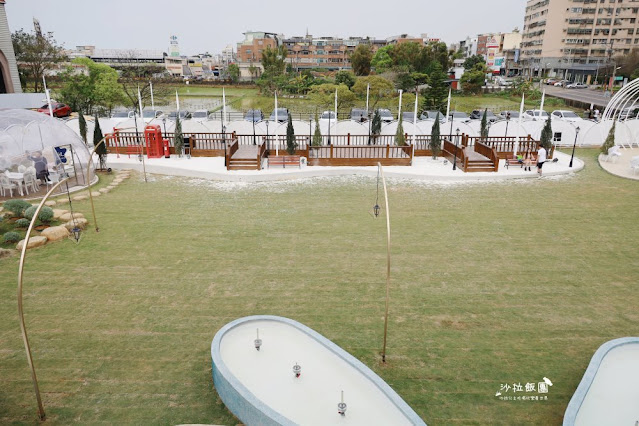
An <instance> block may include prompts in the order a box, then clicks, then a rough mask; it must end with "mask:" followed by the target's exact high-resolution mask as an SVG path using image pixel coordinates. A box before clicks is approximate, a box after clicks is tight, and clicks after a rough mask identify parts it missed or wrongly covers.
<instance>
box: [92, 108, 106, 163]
mask: <svg viewBox="0 0 639 426" xmlns="http://www.w3.org/2000/svg"><path fill="white" fill-rule="evenodd" d="M103 138H104V135H102V129H101V128H100V121H99V120H98V116H97V115H96V116H95V126H94V127H93V146H94V147H95V148H96V149H95V153H96V154H98V159H99V161H100V169H101V170H102V169H105V168H106V156H107V149H106V144H105V143H100V141H101V140H102V139H103ZM99 143H100V145H98V144H99Z"/></svg>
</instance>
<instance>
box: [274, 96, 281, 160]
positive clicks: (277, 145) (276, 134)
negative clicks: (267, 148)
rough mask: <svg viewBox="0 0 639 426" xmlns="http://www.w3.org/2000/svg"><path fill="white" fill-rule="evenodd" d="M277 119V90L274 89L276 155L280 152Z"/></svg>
mask: <svg viewBox="0 0 639 426" xmlns="http://www.w3.org/2000/svg"><path fill="white" fill-rule="evenodd" d="M278 124H279V121H278V120H277V90H276V91H275V156H276V157H277V156H278V155H279V153H280V151H279V148H280V141H279V139H278V136H279V135H278V130H279V129H278V126H277V125H278Z"/></svg>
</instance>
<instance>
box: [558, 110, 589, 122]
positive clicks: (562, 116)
mask: <svg viewBox="0 0 639 426" xmlns="http://www.w3.org/2000/svg"><path fill="white" fill-rule="evenodd" d="M552 116H553V118H558V119H559V120H564V121H582V120H583V119H582V118H581V117H579V116H578V115H577V114H575V113H574V112H572V111H567V110H563V109H556V110H554V111H553V112H552Z"/></svg>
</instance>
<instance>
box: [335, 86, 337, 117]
mask: <svg viewBox="0 0 639 426" xmlns="http://www.w3.org/2000/svg"><path fill="white" fill-rule="evenodd" d="M335 124H337V88H335Z"/></svg>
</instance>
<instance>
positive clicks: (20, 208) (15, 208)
mask: <svg viewBox="0 0 639 426" xmlns="http://www.w3.org/2000/svg"><path fill="white" fill-rule="evenodd" d="M2 206H3V207H4V209H5V210H9V211H10V212H12V213H13V215H14V216H22V215H23V213H24V211H25V210H26V209H28V208H29V207H31V203H28V202H26V201H24V200H9V201H7V202H5V203H4V204H3V205H2Z"/></svg>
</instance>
